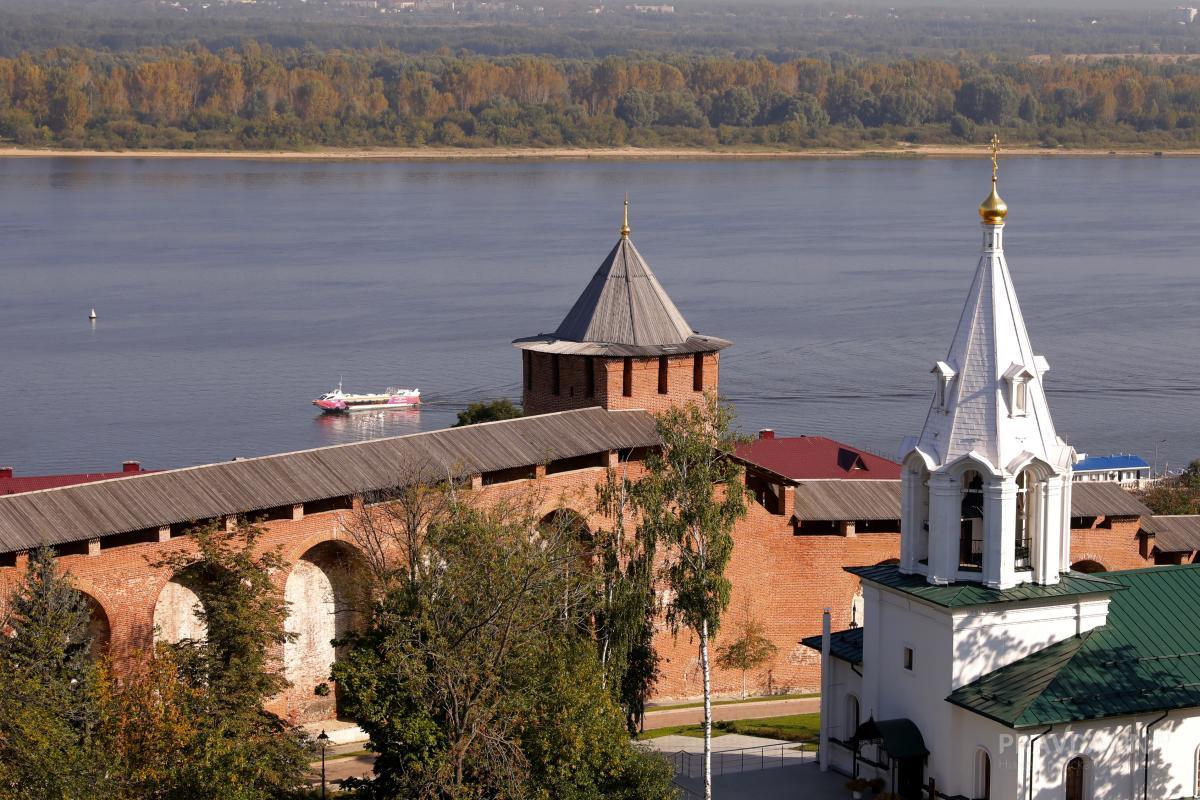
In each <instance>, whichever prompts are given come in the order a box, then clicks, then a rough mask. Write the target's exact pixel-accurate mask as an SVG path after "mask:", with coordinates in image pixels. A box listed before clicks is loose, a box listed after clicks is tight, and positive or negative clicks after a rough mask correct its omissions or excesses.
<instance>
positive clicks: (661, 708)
mask: <svg viewBox="0 0 1200 800" xmlns="http://www.w3.org/2000/svg"><path fill="white" fill-rule="evenodd" d="M820 696H821V695H820V693H819V692H813V693H811V694H768V695H765V696H763V697H747V698H746V699H744V700H743V699H742V698H740V697H739V698H738V699H736V700H714V701H713V705H714V706H736V705H740V704H742V703H769V702H771V701H772V700H802V699H804V698H807V697H820ZM703 706H704V701H703V700H696V701H694V702H690V703H672V704H670V705H666V706H647V707H646V711H647V712H650V711H674V710H675V709H678V708H701V707H703Z"/></svg>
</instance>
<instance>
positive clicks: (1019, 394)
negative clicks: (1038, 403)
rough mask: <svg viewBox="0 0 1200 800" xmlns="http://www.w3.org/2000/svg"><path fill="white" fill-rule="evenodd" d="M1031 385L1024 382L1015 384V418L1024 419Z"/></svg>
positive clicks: (1018, 381)
mask: <svg viewBox="0 0 1200 800" xmlns="http://www.w3.org/2000/svg"><path fill="white" fill-rule="evenodd" d="M1028 397H1029V384H1027V383H1026V382H1025V381H1023V380H1017V381H1014V382H1013V416H1015V417H1023V416H1025V414H1026V406H1027V405H1028Z"/></svg>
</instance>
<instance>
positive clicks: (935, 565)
mask: <svg viewBox="0 0 1200 800" xmlns="http://www.w3.org/2000/svg"><path fill="white" fill-rule="evenodd" d="M961 520H962V493H961V491H960V489H959V481H958V479H957V478H956V477H955V476H954V475H948V474H945V473H935V474H933V475H931V476H930V478H929V571H928V577H927V580H928V582H929V583H939V584H945V583H953V582H954V579H955V578H956V577H957V575H958V536H959V531H960V530H961V525H960V522H961Z"/></svg>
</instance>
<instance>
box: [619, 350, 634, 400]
mask: <svg viewBox="0 0 1200 800" xmlns="http://www.w3.org/2000/svg"><path fill="white" fill-rule="evenodd" d="M621 395H622V396H624V397H633V359H632V358H629V357H628V356H626V357H625V363H624V364H623V365H622V366H621Z"/></svg>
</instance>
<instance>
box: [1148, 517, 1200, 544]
mask: <svg viewBox="0 0 1200 800" xmlns="http://www.w3.org/2000/svg"><path fill="white" fill-rule="evenodd" d="M1142 528H1143V529H1144V530H1148V531H1150V532H1151V533H1153V534H1154V549H1156V550H1159V551H1161V552H1164V553H1190V552H1192V551H1195V550H1200V515H1196V514H1184V515H1159V516H1154V517H1151V518H1150V519H1149V520H1144V521H1143V525H1142Z"/></svg>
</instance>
